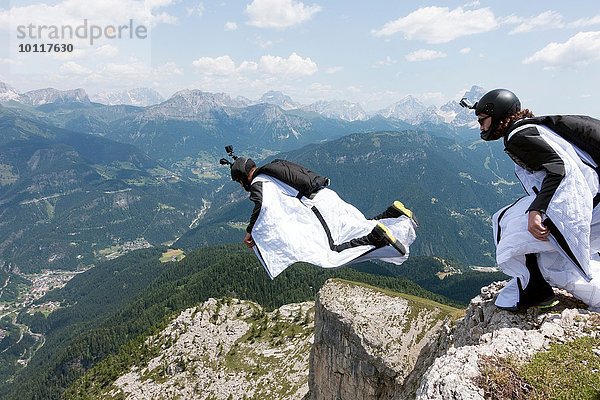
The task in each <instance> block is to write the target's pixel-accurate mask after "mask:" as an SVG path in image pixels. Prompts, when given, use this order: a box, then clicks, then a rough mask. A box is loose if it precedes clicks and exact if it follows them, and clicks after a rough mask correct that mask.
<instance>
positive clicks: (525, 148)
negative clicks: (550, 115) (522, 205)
mask: <svg viewBox="0 0 600 400" xmlns="http://www.w3.org/2000/svg"><path fill="white" fill-rule="evenodd" d="M505 147H506V148H505V151H506V152H507V153H508V154H509V155H510V156H511V157H512V158H513V160H514V161H515V162H516V163H518V164H519V165H521V166H522V167H524V168H525V169H527V170H529V171H541V170H545V171H546V177H545V178H544V181H543V182H542V187H541V188H540V190H539V192H538V193H537V196H536V198H535V199H534V200H533V202H532V203H531V206H529V209H528V210H527V211H540V212H543V213H545V212H546V210H547V209H548V205H549V204H550V200H552V196H554V193H555V192H556V189H557V188H558V186H559V185H560V182H561V181H562V180H563V178H564V176H565V164H564V162H563V160H562V158H560V156H559V155H558V154H557V153H556V152H555V151H554V149H553V148H552V147H551V146H550V145H549V144H548V143H547V142H546V141H545V140H544V139H543V138H542V137H541V135H540V133H539V132H538V130H537V128H535V127H528V128H525V129H523V130H520V131H518V132H516V133H515V134H513V136H512V137H511V138H510V139H509V140H508V141H507V142H506V143H505ZM515 158H516V159H515Z"/></svg>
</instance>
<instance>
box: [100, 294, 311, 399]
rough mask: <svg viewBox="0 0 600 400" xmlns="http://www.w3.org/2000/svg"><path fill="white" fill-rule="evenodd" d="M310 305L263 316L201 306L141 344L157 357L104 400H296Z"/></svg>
mask: <svg viewBox="0 0 600 400" xmlns="http://www.w3.org/2000/svg"><path fill="white" fill-rule="evenodd" d="M313 306H314V304H313V303H311V302H308V303H300V304H289V305H286V306H283V307H281V308H279V309H277V310H275V311H273V312H271V313H266V312H265V311H264V310H263V309H262V308H261V307H260V306H259V305H258V304H256V303H253V302H249V301H240V300H235V299H222V300H215V299H209V300H208V301H207V302H205V303H204V304H202V305H200V306H198V307H194V308H190V309H188V310H185V311H184V312H182V313H181V314H180V315H179V316H178V317H177V318H176V319H175V320H173V321H172V322H171V324H170V325H169V326H168V327H167V328H166V329H164V330H163V331H162V332H161V333H160V334H158V335H156V336H153V337H151V338H149V339H148V340H147V344H149V345H150V346H149V347H150V348H154V349H157V352H158V353H159V355H158V356H157V357H154V358H153V359H151V360H150V361H149V362H147V363H144V364H143V365H137V366H134V367H132V368H131V369H130V371H129V372H128V373H127V374H125V375H122V376H121V377H119V378H118V379H117V380H116V381H115V382H114V383H113V385H112V387H111V389H110V390H109V391H107V393H106V397H109V398H113V397H119V398H121V397H125V398H127V399H140V400H145V399H159V398H160V399H162V398H164V399H175V398H182V399H215V400H216V399H222V400H226V399H246V398H248V399H251V398H253V399H301V398H302V397H303V396H304V395H305V394H306V393H307V391H308V356H309V353H310V347H311V343H312V331H313V312H314V307H313Z"/></svg>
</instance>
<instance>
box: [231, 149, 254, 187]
mask: <svg viewBox="0 0 600 400" xmlns="http://www.w3.org/2000/svg"><path fill="white" fill-rule="evenodd" d="M254 167H256V164H255V163H254V161H252V159H251V158H245V157H238V158H236V160H235V161H234V162H233V164H232V165H231V179H233V180H234V181H236V182H240V183H241V184H242V185H243V186H244V189H246V191H250V182H249V181H248V174H249V173H250V171H251V170H252V168H254Z"/></svg>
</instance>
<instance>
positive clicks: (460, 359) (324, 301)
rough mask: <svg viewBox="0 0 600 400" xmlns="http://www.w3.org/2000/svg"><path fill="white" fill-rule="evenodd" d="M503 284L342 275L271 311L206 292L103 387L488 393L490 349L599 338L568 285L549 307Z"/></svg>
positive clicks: (352, 395)
mask: <svg viewBox="0 0 600 400" xmlns="http://www.w3.org/2000/svg"><path fill="white" fill-rule="evenodd" d="M502 287H503V284H502V283H495V284H492V285H490V286H488V287H484V288H483V289H482V290H481V294H480V295H479V296H477V297H475V298H474V299H473V300H472V301H471V304H470V305H469V307H468V308H467V310H466V312H465V311H463V310H457V309H454V308H451V307H448V306H445V305H442V304H438V303H435V302H432V301H429V300H425V299H422V298H418V297H414V296H409V295H404V294H398V293H393V292H387V291H384V290H381V289H377V288H374V287H370V286H366V285H363V284H358V283H353V282H348V281H342V280H330V281H328V282H327V283H326V284H325V285H324V286H323V287H322V288H321V290H320V291H319V294H318V296H317V299H316V303H311V302H307V303H301V304H290V305H286V306H283V307H281V308H279V309H278V310H275V311H273V312H270V313H267V312H265V311H264V310H263V309H262V308H261V307H260V306H259V305H257V304H256V303H253V302H249V301H241V300H235V299H221V300H215V299H209V300H208V301H207V302H205V303H204V304H201V305H199V306H198V307H194V308H191V309H188V310H186V311H184V312H182V313H181V314H180V315H179V316H178V317H177V318H175V319H174V320H173V321H172V322H171V323H170V325H169V326H168V327H167V328H166V329H164V330H163V331H162V332H161V333H160V334H157V335H155V336H152V337H150V338H148V339H147V341H146V344H147V345H148V348H149V349H150V352H151V353H152V354H158V355H157V356H152V357H150V358H148V359H147V360H146V361H144V362H137V363H136V364H137V365H135V366H133V367H131V368H130V370H129V372H128V373H126V374H124V375H122V376H121V377H119V378H118V379H117V380H116V381H115V382H114V383H113V385H112V386H111V387H110V388H108V389H106V391H104V392H103V395H104V396H105V397H107V398H114V397H117V398H122V397H125V398H127V399H150V398H152V399H154V398H166V399H171V398H186V399H223V400H225V399H261V400H263V399H265V400H266V399H277V400H280V399H290V400H291V399H304V400H328V399H336V400H346V399H347V400H361V399H368V400H370V399H394V400H395V399H418V400H449V399H453V400H483V399H484V398H486V393H484V389H482V388H481V387H479V386H478V384H479V383H478V382H480V380H481V379H480V377H481V376H482V369H484V368H486V367H488V366H489V365H488V364H486V363H489V362H490V360H501V359H503V358H510V359H511V360H515V361H517V362H519V361H528V360H530V359H531V358H532V357H533V356H534V355H535V354H536V353H538V352H540V351H542V350H545V349H548V348H549V347H550V344H552V343H566V342H570V341H572V340H574V339H576V338H579V337H584V336H588V337H594V338H600V314H599V313H594V312H590V311H587V310H586V309H585V305H584V304H582V303H580V302H578V301H576V300H574V299H573V298H572V297H571V296H570V295H569V294H568V293H566V292H564V291H560V290H555V291H556V293H557V295H558V297H559V299H560V300H561V305H560V306H559V307H557V308H555V309H553V310H552V311H550V312H540V311H539V310H536V309H531V310H529V311H527V312H526V313H511V312H507V311H502V310H499V309H497V308H496V307H495V306H494V303H493V301H494V299H495V297H496V294H497V292H498V291H499V290H500V289H501V288H502ZM457 318H458V319H457ZM313 331H314V336H313ZM152 349H153V350H152ZM594 351H595V352H597V353H596V354H597V355H599V356H600V348H599V349H595V350H594ZM309 353H310V368H309ZM309 370H310V371H309ZM488 398H489V397H488ZM501 398H511V396H504V397H501Z"/></svg>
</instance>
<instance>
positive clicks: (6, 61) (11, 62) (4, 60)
mask: <svg viewBox="0 0 600 400" xmlns="http://www.w3.org/2000/svg"><path fill="white" fill-rule="evenodd" d="M0 64H6V65H20V64H22V63H21V62H20V61H18V60H13V59H10V58H0Z"/></svg>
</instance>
